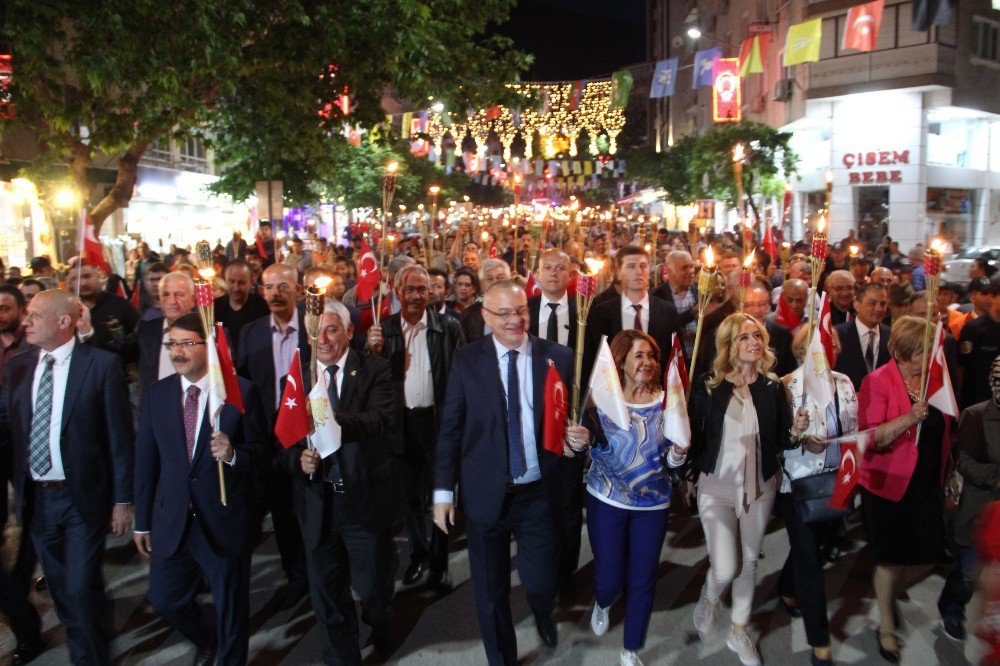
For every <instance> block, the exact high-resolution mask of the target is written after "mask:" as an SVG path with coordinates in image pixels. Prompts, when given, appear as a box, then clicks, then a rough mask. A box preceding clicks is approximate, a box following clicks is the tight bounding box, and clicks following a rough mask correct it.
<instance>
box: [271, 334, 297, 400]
mask: <svg viewBox="0 0 1000 666" xmlns="http://www.w3.org/2000/svg"><path fill="white" fill-rule="evenodd" d="M298 348H299V322H298V320H297V319H296V317H295V315H294V314H293V315H292V320H291V321H290V322H288V324H287V325H286V326H285V330H284V331H281V330H280V329H279V328H278V322H277V321H275V319H274V314H271V355H272V357H273V359H274V406H275V407H276V408H280V407H281V378H282V377H284V376H285V375H287V374H288V369H289V368H290V367H292V359H293V358H295V350H296V349H298Z"/></svg>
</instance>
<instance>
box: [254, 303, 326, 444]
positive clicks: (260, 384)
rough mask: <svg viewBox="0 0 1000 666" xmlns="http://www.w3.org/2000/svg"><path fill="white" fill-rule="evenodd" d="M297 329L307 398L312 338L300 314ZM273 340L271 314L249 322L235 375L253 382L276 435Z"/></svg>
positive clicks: (285, 371)
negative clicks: (237, 374) (310, 340)
mask: <svg viewBox="0 0 1000 666" xmlns="http://www.w3.org/2000/svg"><path fill="white" fill-rule="evenodd" d="M297 326H298V329H299V359H300V360H301V363H302V377H303V380H305V382H306V384H307V386H306V387H305V392H306V395H308V394H309V390H310V389H311V388H312V385H311V383H310V378H309V375H311V374H312V373H309V372H307V371H308V369H309V367H310V365H309V363H310V360H311V359H312V353H311V351H310V347H309V334H308V333H306V325H305V317H304V315H303V314H302V313H301V312H300V313H298V324H297ZM272 339H273V338H272V337H271V315H270V314H268V315H267V316H265V317H261V318H260V319H257V320H255V321H252V322H250V323H249V324H247V325H246V326H244V327H243V332H242V333H241V334H240V346H239V348H238V349H237V350H236V361H235V363H236V372H237V373H239V375H240V377H245V378H247V379H249V380H250V381H252V382H253V383H254V384H256V386H257V390H258V391H260V401H261V403H263V407H264V423H266V424H267V429H268V432H269V433H273V432H274V421H275V419H276V418H277V410H276V409H275V404H276V403H277V402H278V397H279V396H277V395H275V387H274V380H275V367H274V352H273V345H272V344H271V342H272ZM277 371H278V372H280V373H281V375H280V376H281V377H284V376H285V374H287V373H288V369H287V368H278V369H277Z"/></svg>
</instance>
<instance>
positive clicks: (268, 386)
mask: <svg viewBox="0 0 1000 666" xmlns="http://www.w3.org/2000/svg"><path fill="white" fill-rule="evenodd" d="M296 278H297V276H296V272H295V269H294V268H293V267H291V266H289V265H287V264H281V263H278V264H273V265H271V266H269V267H268V268H267V269H266V270H265V271H264V273H263V275H262V276H261V280H262V284H261V289H260V291H261V293H262V294H263V296H264V300H265V301H266V302H267V307H268V309H269V310H270V311H271V313H270V314H269V315H267V316H266V317H261V318H260V319H257V320H256V321H253V322H251V323H249V324H247V325H246V326H245V327H244V328H243V332H242V333H241V335H240V345H239V348H238V349H237V350H236V370H237V372H238V373H239V375H240V376H241V377H245V378H247V379H249V380H250V381H252V382H253V383H254V384H255V385H256V386H257V390H258V391H260V397H261V403H262V404H263V409H264V422H265V424H266V426H267V432H268V436H269V438H270V441H271V444H272V446H273V447H274V450H275V451H278V450H279V446H280V445H279V444H278V442H277V439H275V437H274V434H273V433H274V422H275V418H276V416H277V410H278V403H279V401H280V400H281V391H282V388H283V384H284V380H285V377H286V376H287V375H288V369H289V368H290V367H291V364H292V359H293V358H294V356H295V350H296V349H298V350H299V359H300V362H301V365H302V368H303V369H306V368H308V367H309V363H310V360H311V355H310V348H309V335H308V334H307V333H306V330H305V319H304V316H303V315H302V314H301V313H299V311H298V310H297V308H296V307H295V304H296V301H297V300H298V294H299V292H300V291H301V290H302V288H301V287H300V286H299V285H298V283H297V281H296ZM310 374H311V373H307V372H303V376H304V377H308V376H309V375H310ZM306 381H308V379H307V380H306ZM310 388H311V386H306V387H305V392H306V394H307V395H308V393H309V390H310ZM258 485H259V486H260V488H259V490H260V493H259V496H258V498H257V499H258V501H259V503H260V506H259V507H258V509H259V512H260V515H261V517H263V514H264V513H266V512H267V511H268V510H270V512H271V521H272V523H273V525H274V539H275V541H276V542H277V544H278V552H279V553H280V554H281V568H282V569H283V570H284V571H285V575H286V576H287V577H288V587H287V588H286V590H285V597H284V601H283V605H284V606H285V607H286V608H291V607H292V606H294V605H297V604H298V602H299V601H301V600H302V598H303V597H305V596H306V594H307V593H308V591H309V583H308V580H307V578H306V561H305V553H304V551H303V547H302V533H301V531H300V530H299V524H298V521H297V520H296V518H295V513H294V512H293V510H292V478H291V476H289V474H288V472H287V471H285V469H284V468H283V467H281V466H280V465H278V464H277V462H276V461H272V463H271V465H270V466H269V467H268V469H267V471H266V472H265V474H264V478H263V479H262V483H261V484H258Z"/></svg>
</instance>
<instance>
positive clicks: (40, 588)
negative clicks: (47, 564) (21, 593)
mask: <svg viewBox="0 0 1000 666" xmlns="http://www.w3.org/2000/svg"><path fill="white" fill-rule="evenodd" d="M31 583H32V585H34V586H35V592H45V591H46V590H47V589H49V583H48V581H46V580H45V576H39V577H38V578H35V579H34V580H33V581H31Z"/></svg>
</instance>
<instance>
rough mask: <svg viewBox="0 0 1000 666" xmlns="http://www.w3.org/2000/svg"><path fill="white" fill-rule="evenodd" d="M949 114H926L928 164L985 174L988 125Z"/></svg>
mask: <svg viewBox="0 0 1000 666" xmlns="http://www.w3.org/2000/svg"><path fill="white" fill-rule="evenodd" d="M948 114H949V111H947V110H941V111H931V112H930V113H928V114H927V163H928V164H940V165H942V166H950V167H958V168H961V169H979V170H986V168H987V165H988V158H989V146H990V140H989V129H990V128H989V123H987V122H986V121H985V120H983V119H981V118H962V117H960V116H959V117H956V116H954V115H951V116H949V115H948Z"/></svg>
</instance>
